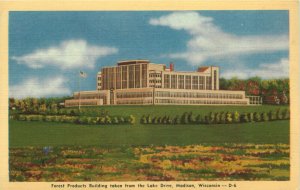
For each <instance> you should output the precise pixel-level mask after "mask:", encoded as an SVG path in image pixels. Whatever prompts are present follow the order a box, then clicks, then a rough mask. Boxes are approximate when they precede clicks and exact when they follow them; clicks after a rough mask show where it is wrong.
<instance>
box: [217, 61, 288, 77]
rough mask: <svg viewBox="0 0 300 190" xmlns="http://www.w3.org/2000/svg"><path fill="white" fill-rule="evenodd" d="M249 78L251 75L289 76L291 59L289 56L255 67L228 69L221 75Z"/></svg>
mask: <svg viewBox="0 0 300 190" xmlns="http://www.w3.org/2000/svg"><path fill="white" fill-rule="evenodd" d="M234 76H235V77H238V78H243V79H246V78H249V77H255V76H258V77H261V78H264V79H272V78H288V77H289V60H288V59H287V58H284V59H281V60H280V61H279V62H277V63H263V64H260V65H259V66H258V67H257V68H255V69H249V68H236V69H230V70H226V71H224V72H223V73H221V77H224V78H232V77H234Z"/></svg>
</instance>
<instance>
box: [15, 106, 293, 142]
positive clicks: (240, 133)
mask: <svg viewBox="0 0 300 190" xmlns="http://www.w3.org/2000/svg"><path fill="white" fill-rule="evenodd" d="M109 108H110V109H111V110H113V109H114V108H112V107H109ZM223 108H224V109H230V107H223ZM240 108H241V107H234V109H240ZM132 109H133V108H131V107H128V108H127V109H126V110H128V111H126V114H130V113H131V112H132ZM151 109H152V107H151V106H149V109H147V110H148V112H151V111H154V110H151ZM197 109H199V108H196V107H195V110H197ZM215 109H217V107H215ZM251 109H254V107H249V110H251ZM256 109H257V107H256ZM118 110H120V108H118ZM143 110H144V109H143ZM168 110H169V112H174V113H177V111H176V107H174V110H172V109H170V108H168ZM166 111H167V110H166ZM261 111H262V110H261ZM160 112H163V111H162V110H160ZM135 113H136V112H135ZM154 113H155V112H154ZM123 114H124V113H123ZM9 141H10V142H9V143H10V147H23V146H60V145H96V146H103V147H105V146H112V147H119V146H123V145H124V146H130V145H133V146H138V145H190V144H203V143H207V144H223V143H259V144H277V143H284V144H289V121H287V120H284V121H272V122H261V123H245V124H219V125H176V126H173V125H147V126H144V125H140V124H137V125H133V126H131V125H119V126H114V125H111V126H101V127H100V126H88V125H76V124H65V123H54V122H26V121H15V120H10V123H9Z"/></svg>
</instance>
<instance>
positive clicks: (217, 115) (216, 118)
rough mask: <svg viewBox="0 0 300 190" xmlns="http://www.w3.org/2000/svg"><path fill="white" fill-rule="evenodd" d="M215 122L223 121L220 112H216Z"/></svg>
mask: <svg viewBox="0 0 300 190" xmlns="http://www.w3.org/2000/svg"><path fill="white" fill-rule="evenodd" d="M215 123H221V114H220V113H219V112H217V113H215Z"/></svg>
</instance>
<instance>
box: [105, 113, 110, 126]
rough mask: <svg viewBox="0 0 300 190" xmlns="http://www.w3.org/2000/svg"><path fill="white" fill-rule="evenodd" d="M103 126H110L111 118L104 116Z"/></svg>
mask: <svg viewBox="0 0 300 190" xmlns="http://www.w3.org/2000/svg"><path fill="white" fill-rule="evenodd" d="M105 124H111V118H110V116H108V115H107V116H105Z"/></svg>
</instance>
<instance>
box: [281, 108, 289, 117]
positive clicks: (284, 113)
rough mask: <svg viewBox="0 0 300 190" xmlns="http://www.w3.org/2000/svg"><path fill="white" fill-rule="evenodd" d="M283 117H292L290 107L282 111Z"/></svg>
mask: <svg viewBox="0 0 300 190" xmlns="http://www.w3.org/2000/svg"><path fill="white" fill-rule="evenodd" d="M282 118H283V119H290V110H289V109H284V110H283V111H282Z"/></svg>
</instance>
